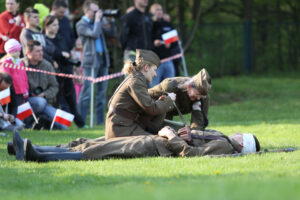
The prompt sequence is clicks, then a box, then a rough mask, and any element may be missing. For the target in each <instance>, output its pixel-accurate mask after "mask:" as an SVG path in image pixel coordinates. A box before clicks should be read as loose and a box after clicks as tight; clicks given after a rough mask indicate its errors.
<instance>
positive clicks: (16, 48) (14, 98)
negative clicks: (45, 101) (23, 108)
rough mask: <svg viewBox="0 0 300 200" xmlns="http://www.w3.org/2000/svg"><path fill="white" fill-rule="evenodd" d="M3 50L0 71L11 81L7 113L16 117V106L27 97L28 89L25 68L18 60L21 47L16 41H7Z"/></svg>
mask: <svg viewBox="0 0 300 200" xmlns="http://www.w3.org/2000/svg"><path fill="white" fill-rule="evenodd" d="M4 50H5V52H6V53H7V54H6V55H5V56H4V57H3V58H2V59H1V61H0V63H1V71H4V72H7V73H9V74H10V76H11V77H12V79H13V87H11V103H10V105H9V113H10V114H12V115H14V116H16V114H17V110H18V106H19V105H21V104H22V103H23V102H24V101H25V99H27V97H28V89H29V86H28V80H27V74H26V71H25V70H24V69H25V66H24V63H23V61H22V60H21V59H20V54H21V50H22V46H21V44H20V42H18V41H17V40H16V39H9V40H8V41H7V42H6V43H5V45H4ZM22 68H23V70H22Z"/></svg>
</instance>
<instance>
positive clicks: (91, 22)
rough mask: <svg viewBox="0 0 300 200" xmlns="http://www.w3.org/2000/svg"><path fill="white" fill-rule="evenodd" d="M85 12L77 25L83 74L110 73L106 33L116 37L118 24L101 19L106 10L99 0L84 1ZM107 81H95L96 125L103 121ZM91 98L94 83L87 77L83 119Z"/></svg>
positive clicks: (82, 97) (82, 99) (81, 108)
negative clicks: (102, 7) (100, 5)
mask: <svg viewBox="0 0 300 200" xmlns="http://www.w3.org/2000/svg"><path fill="white" fill-rule="evenodd" d="M83 11H84V16H83V17H82V18H81V20H80V21H79V22H77V24H76V30H77V33H78V36H79V37H80V39H81V41H82V45H83V54H84V57H83V75H84V76H93V77H94V78H95V77H100V76H104V75H107V74H108V67H109V66H110V60H109V54H108V49H107V46H106V41H105V37H104V34H105V35H111V36H114V34H115V26H114V25H113V24H112V23H108V22H103V21H101V19H102V15H103V13H102V11H101V10H100V9H99V6H98V2H97V1H93V0H91V1H90V0H87V1H85V2H84V4H83ZM92 71H94V74H92ZM107 84H108V82H107V81H104V82H100V83H97V84H96V88H97V89H96V91H97V95H96V117H95V123H96V124H104V109H105V105H106V89H107ZM90 98H91V82H90V81H88V80H85V81H84V83H83V87H82V90H81V93H80V95H79V105H78V106H79V112H80V114H81V116H82V118H83V119H84V121H86V116H87V113H88V109H89V105H90Z"/></svg>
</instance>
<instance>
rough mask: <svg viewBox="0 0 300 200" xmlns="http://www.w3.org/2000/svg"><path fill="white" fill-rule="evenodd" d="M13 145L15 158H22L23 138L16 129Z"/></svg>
mask: <svg viewBox="0 0 300 200" xmlns="http://www.w3.org/2000/svg"><path fill="white" fill-rule="evenodd" d="M13 147H14V149H15V153H16V159H17V160H24V140H23V138H22V137H21V135H20V134H19V132H18V131H17V130H15V131H14V138H13Z"/></svg>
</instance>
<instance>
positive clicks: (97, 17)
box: [95, 9, 103, 22]
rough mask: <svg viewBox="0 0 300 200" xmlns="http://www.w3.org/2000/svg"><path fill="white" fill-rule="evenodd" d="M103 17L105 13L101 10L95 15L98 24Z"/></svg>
mask: <svg viewBox="0 0 300 200" xmlns="http://www.w3.org/2000/svg"><path fill="white" fill-rule="evenodd" d="M102 16H103V12H102V10H101V9H100V10H98V11H97V12H96V13H95V21H96V22H100V20H101V18H102Z"/></svg>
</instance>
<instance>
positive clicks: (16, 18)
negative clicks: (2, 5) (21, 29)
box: [14, 15, 22, 26]
mask: <svg viewBox="0 0 300 200" xmlns="http://www.w3.org/2000/svg"><path fill="white" fill-rule="evenodd" d="M14 19H15V24H16V25H17V26H20V23H21V20H22V18H21V17H20V15H18V16H16V17H14Z"/></svg>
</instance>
